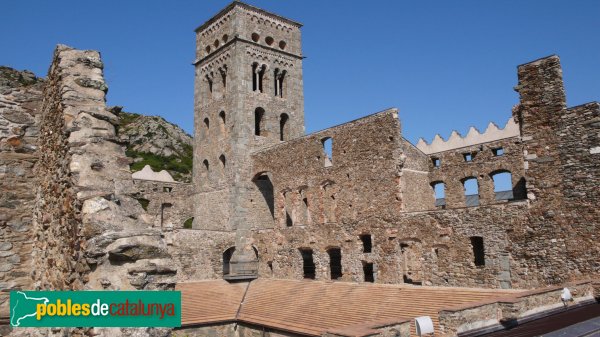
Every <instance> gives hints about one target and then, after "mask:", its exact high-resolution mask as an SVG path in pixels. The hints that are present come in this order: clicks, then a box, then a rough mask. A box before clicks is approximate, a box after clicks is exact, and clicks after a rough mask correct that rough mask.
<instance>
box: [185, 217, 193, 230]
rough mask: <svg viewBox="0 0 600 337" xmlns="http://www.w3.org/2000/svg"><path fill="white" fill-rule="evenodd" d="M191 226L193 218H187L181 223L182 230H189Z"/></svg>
mask: <svg viewBox="0 0 600 337" xmlns="http://www.w3.org/2000/svg"><path fill="white" fill-rule="evenodd" d="M193 224H194V217H191V218H188V219H187V220H185V222H184V223H183V228H186V229H191V228H192V225H193Z"/></svg>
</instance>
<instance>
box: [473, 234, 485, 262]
mask: <svg viewBox="0 0 600 337" xmlns="http://www.w3.org/2000/svg"><path fill="white" fill-rule="evenodd" d="M471 247H472V248H473V258H474V262H475V265H476V266H478V267H481V266H485V247H484V245H483V238H482V237H481V236H472V237H471Z"/></svg>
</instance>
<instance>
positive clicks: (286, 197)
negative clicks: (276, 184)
mask: <svg viewBox="0 0 600 337" xmlns="http://www.w3.org/2000/svg"><path fill="white" fill-rule="evenodd" d="M291 193H292V192H290V191H285V192H283V212H284V217H285V226H286V227H292V226H293V225H294V220H293V218H292V198H291Z"/></svg>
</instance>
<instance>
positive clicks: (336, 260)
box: [327, 247, 343, 280]
mask: <svg viewBox="0 0 600 337" xmlns="http://www.w3.org/2000/svg"><path fill="white" fill-rule="evenodd" d="M327 254H328V255H329V272H330V275H331V279H332V280H337V279H340V278H341V277H342V275H343V273H342V251H341V249H339V248H337V247H334V248H329V249H328V250H327Z"/></svg>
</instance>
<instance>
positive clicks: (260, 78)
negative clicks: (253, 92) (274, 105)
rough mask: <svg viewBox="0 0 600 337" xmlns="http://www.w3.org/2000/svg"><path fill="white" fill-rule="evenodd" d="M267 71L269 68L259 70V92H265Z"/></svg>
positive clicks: (264, 66) (263, 66)
mask: <svg viewBox="0 0 600 337" xmlns="http://www.w3.org/2000/svg"><path fill="white" fill-rule="evenodd" d="M266 71H267V66H266V65H264V64H263V65H262V66H261V67H260V69H259V70H258V91H260V92H263V79H264V77H265V72H266Z"/></svg>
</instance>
